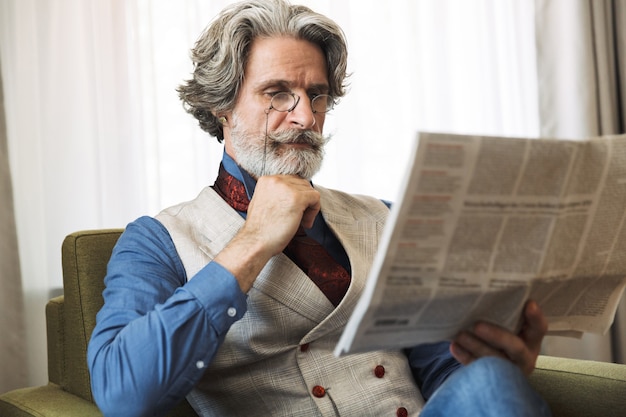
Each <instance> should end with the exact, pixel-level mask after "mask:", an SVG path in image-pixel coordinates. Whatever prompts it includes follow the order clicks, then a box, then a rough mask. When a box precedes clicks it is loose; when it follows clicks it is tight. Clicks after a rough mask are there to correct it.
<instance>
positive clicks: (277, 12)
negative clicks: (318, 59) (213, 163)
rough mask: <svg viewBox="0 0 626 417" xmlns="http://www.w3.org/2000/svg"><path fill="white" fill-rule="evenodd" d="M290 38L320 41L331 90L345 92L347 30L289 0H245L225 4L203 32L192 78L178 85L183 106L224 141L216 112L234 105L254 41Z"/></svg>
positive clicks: (195, 51)
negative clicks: (288, 0)
mask: <svg viewBox="0 0 626 417" xmlns="http://www.w3.org/2000/svg"><path fill="white" fill-rule="evenodd" d="M278 36H288V37H293V38H296V39H303V40H306V41H309V42H311V43H313V44H315V45H318V46H319V47H320V48H321V49H322V51H323V53H324V56H325V58H326V67H327V70H328V81H329V85H330V91H329V94H330V95H331V96H332V97H333V99H335V100H337V99H338V98H340V97H342V96H343V95H344V94H345V92H346V90H345V89H346V84H345V81H346V77H347V73H346V68H347V60H348V50H347V46H346V40H345V36H344V33H343V31H342V30H341V28H340V27H339V25H337V24H336V23H335V22H334V21H332V20H331V19H329V18H328V17H326V16H324V15H322V14H319V13H316V12H314V11H313V10H311V9H309V8H308V7H305V6H299V5H291V4H289V3H288V2H287V1H285V0H253V1H242V2H240V3H236V4H233V5H231V6H229V7H227V8H225V9H224V10H223V11H222V12H221V13H220V14H219V15H218V16H217V18H216V19H215V20H214V21H213V22H211V23H210V24H209V26H208V27H207V28H206V29H205V30H204V32H203V33H202V35H201V36H200V38H199V39H198V41H197V42H196V44H195V46H194V48H193V49H192V50H191V59H192V61H193V64H194V71H193V77H192V78H191V79H190V80H187V81H186V82H185V83H183V84H182V85H180V86H179V87H178V90H177V91H178V93H179V97H180V99H181V100H182V101H183V105H184V107H185V110H186V111H187V112H188V113H190V114H192V115H193V116H194V117H195V118H196V119H198V121H199V124H200V127H201V128H202V129H203V130H205V131H207V132H208V133H209V134H210V135H212V136H215V137H217V140H218V141H219V142H221V141H222V140H223V139H224V131H223V129H222V125H221V123H220V122H219V121H218V119H217V117H216V116H215V114H218V113H220V112H226V111H230V110H232V109H233V107H234V106H235V102H236V100H237V96H238V93H239V90H240V88H241V85H242V83H243V75H244V70H245V67H246V64H247V62H248V54H249V50H250V45H251V44H252V41H253V40H254V39H255V38H257V37H264V38H269V37H278Z"/></svg>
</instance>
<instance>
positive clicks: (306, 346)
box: [300, 343, 309, 352]
mask: <svg viewBox="0 0 626 417" xmlns="http://www.w3.org/2000/svg"><path fill="white" fill-rule="evenodd" d="M307 350H309V344H308V343H305V344H303V345H300V352H306V351H307Z"/></svg>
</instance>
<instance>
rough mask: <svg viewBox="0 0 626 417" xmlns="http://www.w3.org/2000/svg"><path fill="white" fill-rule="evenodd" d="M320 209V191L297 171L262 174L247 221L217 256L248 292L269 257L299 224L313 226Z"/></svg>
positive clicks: (221, 263)
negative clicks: (263, 175)
mask: <svg viewBox="0 0 626 417" xmlns="http://www.w3.org/2000/svg"><path fill="white" fill-rule="evenodd" d="M319 211H320V195H319V193H318V192H317V191H316V190H315V189H313V187H311V184H310V183H309V181H307V180H304V179H302V178H300V177H298V176H295V175H272V176H265V177H261V178H259V180H258V181H257V184H256V188H255V190H254V195H253V196H252V200H251V201H250V205H249V206H248V214H247V216H246V222H245V223H244V225H243V227H242V228H241V230H240V231H239V233H237V235H236V236H235V237H234V238H233V240H231V241H230V243H229V244H228V246H226V247H225V248H224V249H223V250H222V251H221V252H220V253H219V254H218V255H217V256H216V257H215V261H216V262H218V263H219V264H220V265H222V266H223V267H224V268H226V269H228V270H229V271H230V272H231V273H232V274H233V275H234V276H235V278H236V279H237V281H238V282H239V286H240V288H241V290H242V291H244V292H248V290H250V288H251V287H252V284H253V283H254V280H255V279H256V277H257V275H258V274H259V272H261V270H262V269H263V267H264V266H265V264H266V263H267V261H268V260H269V259H270V258H271V257H272V256H274V255H277V254H279V253H280V252H282V251H283V249H285V247H286V246H287V244H288V243H289V241H290V240H291V239H292V238H293V236H294V235H295V234H296V231H297V230H298V227H299V226H303V227H305V228H311V227H312V226H313V221H314V220H315V216H316V215H317V213H318V212H319Z"/></svg>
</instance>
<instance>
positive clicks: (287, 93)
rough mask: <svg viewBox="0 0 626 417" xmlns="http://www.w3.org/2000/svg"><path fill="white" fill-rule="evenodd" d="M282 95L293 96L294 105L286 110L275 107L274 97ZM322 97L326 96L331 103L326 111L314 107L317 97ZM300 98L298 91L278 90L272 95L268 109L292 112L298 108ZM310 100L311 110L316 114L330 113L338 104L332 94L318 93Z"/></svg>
mask: <svg viewBox="0 0 626 417" xmlns="http://www.w3.org/2000/svg"><path fill="white" fill-rule="evenodd" d="M281 95H288V96H291V98H293V105H292V106H291V107H289V108H287V109H285V110H280V109H277V108H276V107H274V104H273V103H274V99H275V98H276V97H279V96H281ZM320 97H326V98H327V100H328V103H329V104H328V105H327V106H326V110H325V111H318V110H315V108H314V102H315V100H317V99H318V98H320ZM300 98H301V97H300V96H299V95H298V94H296V93H292V92H289V91H281V92H278V93H276V94H274V95H273V96H272V98H271V99H270V107H269V108H268V109H267V110H268V111H269V110H276V111H278V112H281V113H285V112H292V111H293V110H294V109H295V108H296V106H297V105H298V103H300ZM310 102H311V111H312V112H313V113H314V114H317V113H320V114H325V113H328V112H329V111H331V110H333V108H334V107H335V104H336V103H335V99H334V98H333V96H331V95H330V94H318V95H316V96H315V97H313V98H312V99H310Z"/></svg>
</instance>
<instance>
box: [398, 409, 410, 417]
mask: <svg viewBox="0 0 626 417" xmlns="http://www.w3.org/2000/svg"><path fill="white" fill-rule="evenodd" d="M396 415H397V416H398V417H407V416H408V415H409V412H408V411H407V409H406V408H404V407H400V408H398V409H397V410H396Z"/></svg>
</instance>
